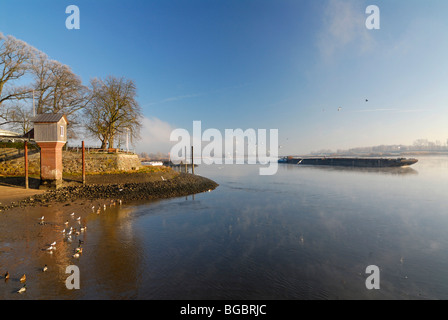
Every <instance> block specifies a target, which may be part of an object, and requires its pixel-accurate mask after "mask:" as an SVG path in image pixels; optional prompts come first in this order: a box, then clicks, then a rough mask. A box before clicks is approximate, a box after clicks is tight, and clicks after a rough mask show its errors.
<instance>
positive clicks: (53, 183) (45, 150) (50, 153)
mask: <svg viewBox="0 0 448 320" xmlns="http://www.w3.org/2000/svg"><path fill="white" fill-rule="evenodd" d="M37 144H38V145H39V147H40V180H41V186H40V189H57V188H58V187H60V186H61V185H62V171H63V166H62V147H63V146H64V144H65V142H37Z"/></svg>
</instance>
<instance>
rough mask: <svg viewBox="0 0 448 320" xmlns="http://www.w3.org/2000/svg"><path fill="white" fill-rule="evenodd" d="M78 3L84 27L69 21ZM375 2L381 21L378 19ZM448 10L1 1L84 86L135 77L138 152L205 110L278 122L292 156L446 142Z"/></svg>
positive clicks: (233, 121)
mask: <svg viewBox="0 0 448 320" xmlns="http://www.w3.org/2000/svg"><path fill="white" fill-rule="evenodd" d="M71 4H75V5H77V6H78V7H79V9H80V18H81V20H80V21H81V24H80V29H79V30H68V29H67V28H66V27H65V20H66V18H67V17H68V16H69V15H68V14H66V13H65V9H66V7H67V6H69V5H71ZM369 5H377V6H378V7H379V9H380V29H379V30H368V29H367V28H366V26H365V21H366V19H367V18H368V16H369V14H366V8H367V7H368V6H369ZM447 15H448V1H446V0H427V1H412V0H393V1H390V0H389V1H385V0H372V1H362V0H356V1H355V0H353V1H349V0H303V1H301V0H290V1H285V0H163V1H162V0H157V1H151V0H141V1H136V0H126V1H124V0H96V1H92V0H85V1H75V0H72V1H64V0H52V1H46V0H40V1H36V0H1V2H0V31H1V32H3V33H4V34H6V35H9V34H10V35H13V36H15V37H16V38H19V39H21V40H24V41H26V42H28V43H29V44H31V45H33V46H35V47H36V48H38V49H39V50H41V51H43V52H45V53H47V54H48V55H49V56H50V57H51V58H52V59H55V60H58V61H60V62H62V63H64V64H67V65H69V66H70V67H71V68H72V70H73V71H74V72H75V73H76V74H78V75H79V76H81V78H82V80H83V82H84V83H85V84H88V82H89V80H90V79H91V78H93V77H106V76H107V75H115V76H119V77H121V76H124V77H126V78H130V79H133V80H135V82H136V84H137V87H138V94H139V96H138V101H139V103H140V105H141V106H142V108H143V111H144V115H145V119H144V125H145V128H144V130H143V131H142V140H141V141H140V142H138V143H136V149H137V151H147V152H157V151H165V152H166V151H169V146H170V144H169V143H168V142H169V134H170V132H171V130H173V129H175V128H185V129H187V130H189V131H191V130H192V122H193V121H194V120H201V121H202V127H203V129H207V128H216V129H219V130H222V132H224V129H237V128H241V129H243V130H245V129H248V128H254V129H278V130H279V135H280V141H279V144H280V145H282V150H281V153H283V154H304V153H308V152H310V151H312V150H319V149H324V148H325V149H333V150H336V149H345V148H349V147H359V146H370V145H380V144H398V143H402V144H412V143H413V141H414V140H416V139H419V138H427V139H430V140H433V141H435V140H440V141H441V142H442V143H446V141H447V139H448V18H447ZM366 99H368V102H366ZM338 108H342V109H341V110H340V111H338Z"/></svg>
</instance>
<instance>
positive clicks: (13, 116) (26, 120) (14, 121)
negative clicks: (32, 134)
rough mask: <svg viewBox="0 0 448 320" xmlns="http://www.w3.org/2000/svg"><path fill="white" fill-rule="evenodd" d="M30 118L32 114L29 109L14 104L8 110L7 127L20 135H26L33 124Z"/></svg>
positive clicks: (22, 105)
mask: <svg viewBox="0 0 448 320" xmlns="http://www.w3.org/2000/svg"><path fill="white" fill-rule="evenodd" d="M32 118H33V112H32V110H31V108H29V107H27V106H25V105H24V104H22V103H16V104H15V105H14V106H13V107H11V108H10V109H9V119H10V125H9V127H10V128H11V129H12V130H14V131H16V132H18V133H20V134H22V135H24V134H26V133H27V132H29V131H30V130H31V129H32V128H33V124H32V122H31V120H32Z"/></svg>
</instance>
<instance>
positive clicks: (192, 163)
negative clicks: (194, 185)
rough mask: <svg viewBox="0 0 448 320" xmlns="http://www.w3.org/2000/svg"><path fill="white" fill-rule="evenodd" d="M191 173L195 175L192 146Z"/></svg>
mask: <svg viewBox="0 0 448 320" xmlns="http://www.w3.org/2000/svg"><path fill="white" fill-rule="evenodd" d="M191 173H192V174H193V175H194V159H193V146H191Z"/></svg>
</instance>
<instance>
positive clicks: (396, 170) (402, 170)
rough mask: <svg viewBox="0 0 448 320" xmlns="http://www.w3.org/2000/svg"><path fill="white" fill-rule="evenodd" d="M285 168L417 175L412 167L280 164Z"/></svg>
mask: <svg viewBox="0 0 448 320" xmlns="http://www.w3.org/2000/svg"><path fill="white" fill-rule="evenodd" d="M282 166H284V167H285V168H286V169H287V170H298V168H300V169H305V168H306V169H308V170H321V171H328V172H352V173H366V174H369V173H376V174H385V175H418V171H417V170H415V169H414V168H412V167H390V168H369V167H366V168H363V167H343V166H334V167H333V166H310V165H294V164H282Z"/></svg>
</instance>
